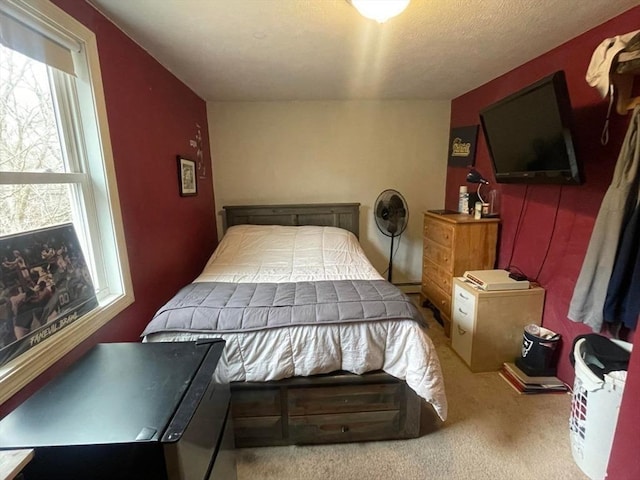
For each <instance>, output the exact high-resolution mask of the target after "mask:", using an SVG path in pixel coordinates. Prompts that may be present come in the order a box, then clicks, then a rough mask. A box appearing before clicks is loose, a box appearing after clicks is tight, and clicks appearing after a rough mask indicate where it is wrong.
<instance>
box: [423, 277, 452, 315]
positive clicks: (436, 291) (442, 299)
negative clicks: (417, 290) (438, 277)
mask: <svg viewBox="0 0 640 480" xmlns="http://www.w3.org/2000/svg"><path fill="white" fill-rule="evenodd" d="M422 293H423V294H424V295H425V296H426V297H427V298H428V299H429V300H430V301H431V303H433V306H434V307H436V308H437V309H438V310H440V313H441V314H442V315H444V316H445V317H447V320H448V319H449V318H450V317H451V294H450V293H447V292H445V291H444V290H441V289H440V288H438V286H437V285H436V284H435V283H433V281H431V280H427V279H425V278H424V277H423V282H422Z"/></svg>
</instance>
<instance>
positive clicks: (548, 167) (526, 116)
mask: <svg viewBox="0 0 640 480" xmlns="http://www.w3.org/2000/svg"><path fill="white" fill-rule="evenodd" d="M480 123H481V124H482V130H483V132H484V136H485V139H486V141H487V146H488V148H489V155H490V157H491V161H492V164H493V171H494V173H495V177H496V181H497V182H498V183H557V184H580V183H582V179H581V174H580V169H579V165H578V161H577V159H576V155H575V151H574V148H573V140H572V135H571V102H570V99H569V92H568V90H567V83H566V80H565V76H564V72H563V71H558V72H555V73H554V74H552V75H550V76H548V77H545V78H543V79H542V80H540V81H538V82H536V83H534V84H533V85H530V86H528V87H526V88H524V89H522V90H520V91H518V92H516V93H514V94H512V95H509V96H508V97H506V98H504V99H502V100H500V101H498V102H496V103H494V104H493V105H490V106H489V107H487V108H485V109H483V110H481V111H480Z"/></svg>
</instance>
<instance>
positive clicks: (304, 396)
mask: <svg viewBox="0 0 640 480" xmlns="http://www.w3.org/2000/svg"><path fill="white" fill-rule="evenodd" d="M401 395H402V387H401V385H400V384H399V383H387V384H378V385H375V384H373V385H354V386H353V387H340V388H336V387H314V388H296V389H291V390H289V402H288V403H289V415H317V414H323V413H329V412H332V413H348V412H367V411H373V410H398V409H399V408H400V396H401Z"/></svg>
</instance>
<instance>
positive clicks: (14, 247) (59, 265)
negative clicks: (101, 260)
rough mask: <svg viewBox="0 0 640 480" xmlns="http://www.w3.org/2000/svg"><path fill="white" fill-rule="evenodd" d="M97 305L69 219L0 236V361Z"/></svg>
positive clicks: (3, 361) (10, 358) (62, 326)
mask: <svg viewBox="0 0 640 480" xmlns="http://www.w3.org/2000/svg"><path fill="white" fill-rule="evenodd" d="M97 306H98V302H97V300H96V295H95V290H94V288H93V282H92V281H91V275H90V274H89V268H88V267H87V264H86V262H85V259H84V255H83V253H82V249H81V248H80V243H79V242H78V237H77V235H76V232H75V229H74V228H73V225H72V224H70V223H69V224H64V225H57V226H55V227H49V228H43V229H40V230H33V231H29V232H23V233H20V234H17V235H10V236H6V237H0V365H1V364H4V363H6V362H8V361H10V360H13V359H14V358H16V357H17V356H19V355H21V354H22V353H24V352H25V351H27V350H29V349H30V348H31V347H34V346H35V345H37V344H39V343H40V342H42V341H43V340H45V339H47V338H49V337H50V336H51V335H55V334H56V333H58V332H59V331H60V330H62V329H63V328H65V327H66V326H68V325H70V324H71V323H73V322H75V321H76V320H78V319H79V318H80V317H81V316H82V315H84V314H85V313H87V312H89V311H90V310H93V309H94V308H95V307H97Z"/></svg>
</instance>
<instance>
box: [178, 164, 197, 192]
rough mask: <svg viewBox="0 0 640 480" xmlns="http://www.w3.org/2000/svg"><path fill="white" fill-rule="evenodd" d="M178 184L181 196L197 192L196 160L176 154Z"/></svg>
mask: <svg viewBox="0 0 640 480" xmlns="http://www.w3.org/2000/svg"><path fill="white" fill-rule="evenodd" d="M178 185H179V187H180V196H182V197H190V196H193V195H197V194H198V176H197V172H196V162H194V161H193V160H189V159H186V158H183V157H181V156H178Z"/></svg>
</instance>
